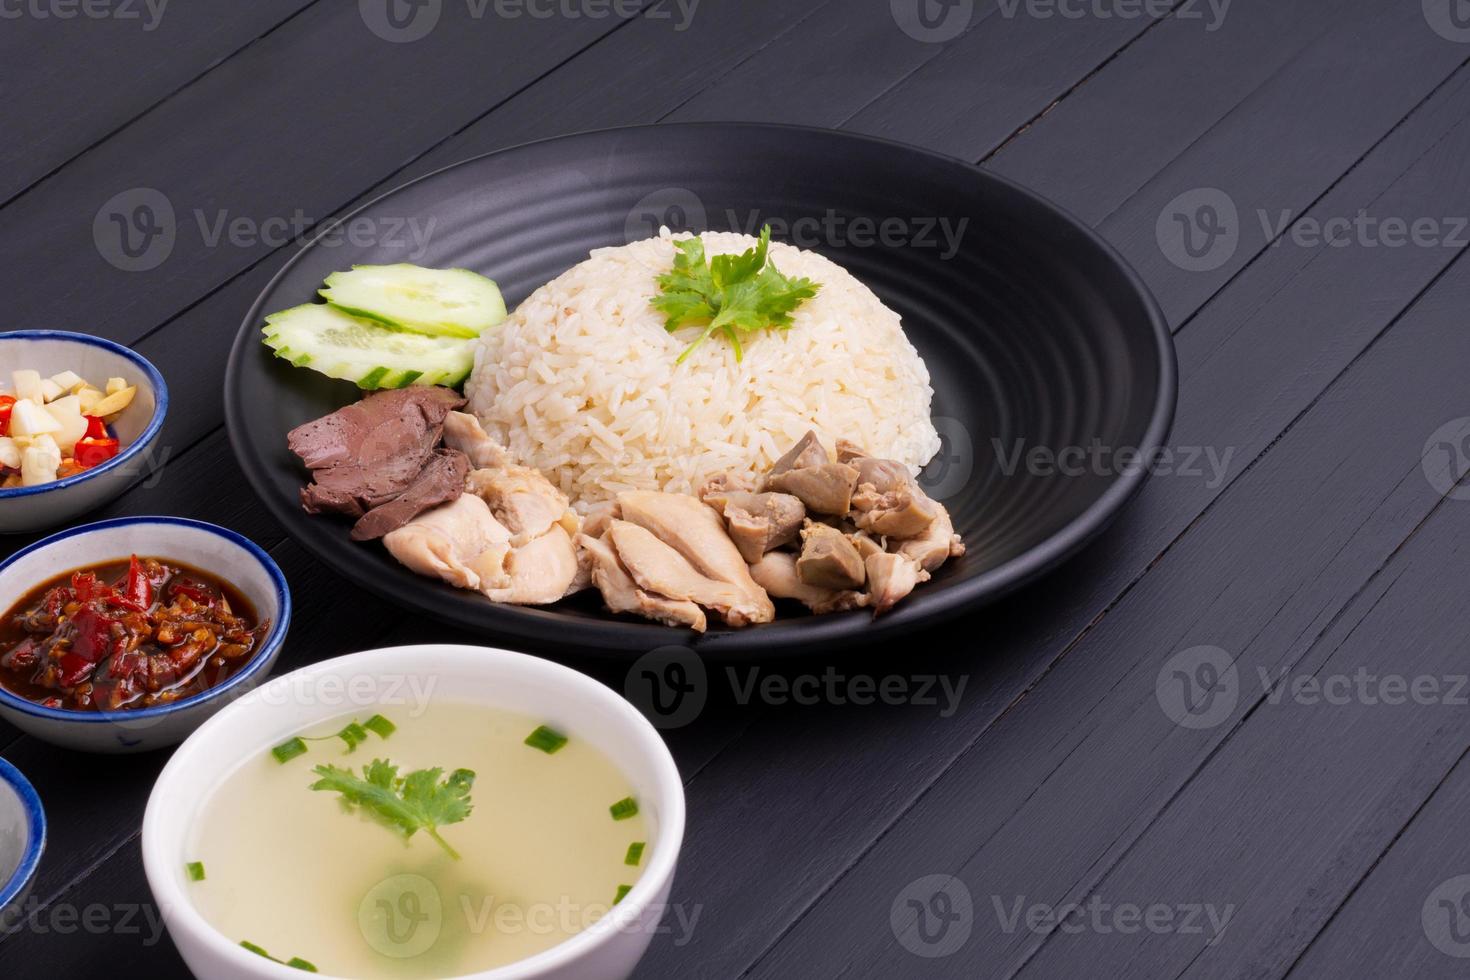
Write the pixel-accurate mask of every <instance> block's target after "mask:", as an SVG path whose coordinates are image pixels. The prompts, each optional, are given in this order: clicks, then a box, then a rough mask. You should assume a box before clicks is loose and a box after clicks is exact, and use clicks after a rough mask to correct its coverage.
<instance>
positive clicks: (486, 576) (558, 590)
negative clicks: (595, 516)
mask: <svg viewBox="0 0 1470 980" xmlns="http://www.w3.org/2000/svg"><path fill="white" fill-rule="evenodd" d="M495 559H496V555H495V554H494V553H493V552H488V551H487V552H485V553H483V554H482V555H480V557H479V558H477V559H475V561H474V562H472V563H471V564H472V567H473V568H474V569H475V571H476V572H477V573H478V574H479V576H480V591H481V592H484V593H485V595H486V597H487V598H489V599H490V601H492V602H507V603H512V604H514V605H518V606H544V605H548V604H550V603H553V602H557V601H559V600H561V599H564V598H566V597H567V596H569V595H571V594H572V593H573V592H575V591H577V589H578V588H579V587H580V574H579V573H580V571H581V566H580V565H579V563H578V561H577V547H576V545H574V544H573V543H572V538H571V535H569V534H567V532H566V529H565V528H563V527H561V525H554V526H553V527H552V528H551V529H550V530H549V531H547V532H546V533H545V534H543V535H541V536H540V537H538V538H536V539H535V540H533V541H529V542H527V543H526V544H523V545H521V546H520V547H519V548H514V549H512V550H511V551H510V553H509V554H506V555H503V556H502V557H501V558H500V560H499V561H498V562H497V561H496V560H495Z"/></svg>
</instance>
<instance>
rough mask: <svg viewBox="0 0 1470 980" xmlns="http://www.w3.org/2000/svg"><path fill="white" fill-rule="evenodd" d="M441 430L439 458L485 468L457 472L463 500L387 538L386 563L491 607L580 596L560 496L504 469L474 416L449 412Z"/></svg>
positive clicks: (579, 574) (571, 522)
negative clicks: (474, 594) (478, 597)
mask: <svg viewBox="0 0 1470 980" xmlns="http://www.w3.org/2000/svg"><path fill="white" fill-rule="evenodd" d="M444 430H445V436H446V438H445V441H446V442H447V443H448V444H449V445H450V447H451V448H450V449H448V450H445V451H443V452H444V454H445V455H447V456H450V457H452V458H456V459H459V460H461V461H463V460H464V459H465V457H468V458H469V459H470V461H472V462H474V463H476V464H489V465H488V466H482V468H480V469H476V470H473V471H471V472H469V473H468V475H465V474H464V472H463V469H460V470H458V471H457V474H456V475H457V478H458V480H459V483H460V486H461V489H462V490H463V489H467V490H468V492H466V493H464V494H463V496H461V497H459V499H457V500H455V501H454V502H453V503H450V504H444V505H441V506H439V507H436V508H434V509H433V510H429V511H426V512H424V513H422V514H420V515H419V516H418V517H417V518H415V519H414V520H412V521H410V522H409V523H407V524H405V525H404V526H402V527H400V528H398V529H397V530H395V531H392V532H390V533H389V534H387V536H386V537H385V538H384V539H383V542H384V544H385V545H387V547H388V550H389V551H390V552H391V553H392V554H393V556H394V557H395V558H397V559H398V560H399V561H400V562H402V563H403V564H404V565H407V566H408V567H409V568H411V569H413V570H414V571H416V572H419V573H421V574H424V575H433V576H436V577H438V578H441V579H443V580H444V581H446V582H448V583H449V584H450V585H454V586H457V587H458V588H462V589H475V590H477V591H479V592H482V593H484V594H485V596H486V597H488V598H489V599H491V600H492V601H494V602H506V603H512V604H515V605H545V604H547V603H552V602H557V601H558V600H560V599H562V598H564V597H566V596H567V595H570V594H571V593H573V592H576V591H578V590H579V589H582V588H585V587H586V585H587V584H588V579H587V575H586V568H585V566H584V564H583V562H582V561H581V558H580V556H579V555H578V552H577V546H576V544H575V542H574V539H573V536H574V535H576V534H577V533H578V530H579V525H580V521H579V519H578V518H577V516H576V514H575V513H573V512H572V510H571V508H570V506H569V505H568V503H567V498H566V497H565V495H563V494H562V493H561V491H559V490H557V489H556V488H555V487H553V486H552V485H551V483H550V482H548V481H547V479H546V478H545V477H544V476H542V475H541V473H540V472H538V471H536V470H532V469H527V468H526V467H523V466H517V465H515V464H513V463H510V462H508V459H507V456H506V454H505V451H504V450H503V449H501V448H500V447H498V446H496V445H495V443H494V442H493V441H491V440H490V438H489V436H487V435H486V434H485V432H484V430H483V429H481V428H480V423H479V422H478V421H476V420H475V419H474V418H473V416H468V415H465V414H463V413H461V412H451V413H449V415H448V416H447V417H446V418H445V420H444ZM405 496H407V495H405ZM389 506H391V505H389ZM374 513H375V512H374ZM368 517H369V518H371V517H372V514H371V513H370V514H369V515H368ZM367 519H368V518H364V520H367Z"/></svg>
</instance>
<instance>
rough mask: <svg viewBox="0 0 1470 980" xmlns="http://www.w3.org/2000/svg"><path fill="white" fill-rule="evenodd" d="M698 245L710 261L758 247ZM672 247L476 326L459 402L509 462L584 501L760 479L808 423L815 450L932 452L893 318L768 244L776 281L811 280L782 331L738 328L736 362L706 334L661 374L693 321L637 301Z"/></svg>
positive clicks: (639, 255) (912, 367) (623, 261)
mask: <svg viewBox="0 0 1470 980" xmlns="http://www.w3.org/2000/svg"><path fill="white" fill-rule="evenodd" d="M678 237H687V236H678ZM702 237H703V239H704V243H705V250H706V252H707V253H708V254H710V255H718V254H722V253H739V252H743V251H745V250H746V249H748V248H752V247H754V246H755V245H756V244H757V242H756V239H754V238H752V237H750V236H748V235H739V234H731V233H724V232H710V233H706V234H705V235H703V236H702ZM674 253H675V249H674V238H673V237H670V236H669V235H668V233H667V232H665V233H664V235H663V236H662V237H660V238H651V239H648V240H645V241H640V242H635V243H633V244H631V245H626V246H622V247H618V248H605V249H599V250H597V251H595V252H593V253H592V255H591V257H590V258H589V259H587V261H585V262H582V263H581V264H580V265H577V266H575V267H573V268H572V269H570V270H568V271H567V272H565V273H564V274H562V275H561V276H559V277H557V278H556V279H554V280H552V281H551V282H549V283H547V284H546V285H545V286H542V287H541V288H540V289H538V290H536V292H534V293H533V294H532V295H531V296H530V297H529V298H528V299H527V300H526V301H525V302H524V303H522V304H521V305H520V308H519V309H517V310H516V311H515V313H514V314H512V315H511V316H510V317H509V318H508V319H507V320H506V321H505V323H504V324H502V325H501V326H500V327H498V328H494V329H492V330H489V331H486V333H485V335H484V336H483V337H482V338H481V341H480V347H479V349H478V350H477V351H476V353H475V370H474V373H473V374H472V375H471V376H470V380H469V382H468V383H467V384H466V386H465V394H466V395H467V396H468V398H469V409H470V411H472V412H474V413H475V414H476V415H477V416H479V418H480V420H481V422H483V423H484V425H485V428H486V430H487V431H488V432H489V433H490V434H491V435H492V436H494V437H495V438H497V439H498V440H500V441H501V442H502V443H503V444H505V445H506V446H507V447H508V448H509V449H510V451H511V453H512V454H513V455H514V456H515V457H516V458H517V459H519V460H520V462H521V463H523V464H524V465H527V466H533V467H536V468H538V469H540V470H542V471H543V472H545V473H546V474H547V476H548V477H549V478H550V479H551V480H552V482H554V483H558V484H559V485H560V487H561V489H562V490H563V491H564V492H565V493H566V494H567V495H568V496H569V497H571V498H572V500H574V501H577V502H579V503H582V504H587V503H592V502H595V501H599V500H606V499H609V498H611V497H613V496H615V495H616V494H618V493H619V492H621V491H624V490H665V491H670V492H676V493H692V492H694V491H695V490H696V488H697V487H698V485H699V483H700V482H701V481H702V480H703V479H704V478H705V477H706V476H708V475H710V474H712V473H716V472H721V471H725V470H730V471H734V472H736V473H740V474H748V475H752V476H753V475H755V474H758V473H763V472H765V471H766V470H768V469H769V468H770V466H771V464H772V463H774V462H775V461H776V459H777V458H778V457H780V456H781V454H782V453H784V452H785V451H786V450H787V449H788V448H790V446H791V445H792V443H794V442H796V440H798V439H800V438H801V437H802V435H804V434H805V433H806V432H807V430H809V429H815V430H816V431H817V433H818V435H819V436H820V437H821V438H822V440H823V442H824V443H825V444H826V445H827V448H828V449H829V450H830V449H831V448H832V447H833V445H834V444H835V442H836V440H837V439H838V438H839V437H841V438H846V439H849V440H851V441H853V442H855V443H857V444H858V445H860V446H863V447H864V448H865V449H867V450H868V451H869V452H871V453H873V454H874V455H877V456H882V457H885V458H888V459H895V460H899V461H901V462H904V463H906V464H908V465H909V466H910V467H911V468H913V469H914V470H915V472H917V470H918V468H919V467H920V466H922V465H923V464H925V463H927V462H928V461H929V460H930V459H931V458H932V457H933V456H934V454H935V453H936V452H938V451H939V435H938V433H937V432H935V430H934V425H933V423H932V422H931V421H930V418H929V404H930V399H931V398H932V397H933V394H934V391H933V389H932V388H931V387H930V386H929V371H928V369H927V368H925V366H924V362H923V361H922V360H921V359H920V358H919V355H918V352H917V351H915V350H914V348H913V345H911V344H910V343H909V341H908V338H907V337H905V336H904V333H903V328H902V326H901V324H900V322H899V316H898V314H897V313H895V312H893V311H892V310H890V309H889V308H888V307H886V306H884V305H883V304H882V303H881V302H880V301H879V299H878V297H877V296H875V295H874V294H873V292H872V290H870V289H868V287H867V286H864V285H863V284H862V283H861V282H859V281H858V280H857V279H856V278H854V277H853V276H852V275H851V274H850V273H848V272H847V271H846V270H845V269H843V268H842V267H841V266H839V265H837V264H836V263H834V262H832V261H830V260H828V259H826V258H823V257H822V256H820V255H818V254H816V253H815V252H808V251H804V250H802V249H799V248H795V247H793V246H791V245H786V244H782V243H779V242H776V243H772V245H771V252H770V255H771V260H772V261H773V262H774V263H775V265H776V267H777V268H778V269H780V270H781V272H783V273H785V274H786V275H788V276H793V277H797V276H806V277H808V278H810V279H812V280H814V281H816V282H818V283H820V284H821V289H820V290H819V291H818V293H817V295H816V297H815V298H814V299H811V300H808V301H807V302H805V303H803V304H802V305H801V307H800V308H799V309H798V310H797V311H796V313H795V317H794V323H793V325H792V327H791V329H789V330H785V331H781V330H765V331H761V332H759V333H747V334H744V335H743V336H742V342H743V344H744V348H745V356H744V360H743V361H741V362H739V363H737V362H736V360H735V352H734V350H733V349H732V347H731V346H730V344H729V342H728V340H726V339H725V338H723V337H722V336H719V335H716V336H713V337H711V338H710V339H709V340H708V341H706V342H705V344H704V345H703V346H701V347H700V348H699V350H697V351H696V352H695V353H694V354H692V355H690V357H689V358H688V359H687V360H685V361H684V363H683V364H678V365H676V364H675V361H676V360H677V359H678V357H679V355H680V354H681V353H683V351H684V349H685V348H686V347H687V346H688V345H689V344H690V343H691V341H692V340H693V339H694V338H695V337H697V336H698V334H699V328H697V327H689V328H684V329H681V330H679V331H678V333H676V334H669V333H667V332H666V331H665V330H664V325H663V317H662V315H661V314H659V313H658V312H657V311H655V310H654V309H653V308H652V307H651V306H650V305H649V304H650V300H651V299H652V298H653V296H654V294H655V293H656V292H657V290H658V285H657V283H656V281H655V279H656V277H657V276H658V275H659V274H661V273H663V272H666V271H668V270H669V269H670V268H671V267H672V266H673V261H674Z"/></svg>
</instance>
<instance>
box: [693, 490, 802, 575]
mask: <svg viewBox="0 0 1470 980" xmlns="http://www.w3.org/2000/svg"><path fill="white" fill-rule="evenodd" d="M704 502H705V503H707V504H709V505H710V506H711V507H714V508H716V509H717V510H719V511H720V512H721V513H723V514H724V515H725V529H726V530H727V531H729V533H730V540H732V541H734V542H735V547H736V548H738V549H740V557H742V558H744V559H745V561H746V562H747V563H748V564H754V563H755V562H758V561H760V557H761V555H764V554H765V553H766V552H768V551H774V550H775V549H776V548H779V547H781V546H782V545H785V544H790V543H791V542H792V541H795V540H796V534H797V532H798V531H800V530H801V522H802V521H803V520H804V519H805V518H806V507H805V506H803V504H802V502H801V501H800V500H799V499H797V498H796V497H793V496H791V495H790V494H786V493H748V492H746V491H741V490H735V491H727V492H724V493H711V494H709V495H708V496H706V497H705V498H704Z"/></svg>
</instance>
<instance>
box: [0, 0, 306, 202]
mask: <svg viewBox="0 0 1470 980" xmlns="http://www.w3.org/2000/svg"><path fill="white" fill-rule="evenodd" d="M320 2H321V0H308V2H307V3H305V4H303V5H302V6H301V7H299V8H297V9H296V10H294V11H292V12H291V13H290V14H288V15H287V16H286V17H284V18H282V19H281V20H279V21H277V22H276V23H275V24H273V25H271V26H270V27H269V28H267V29H266V30H264V31H261V32H260V33H258V34H256V35H255V36H254V37H251V38H248V39H247V40H246V41H245V43H243V44H241V45H240V46H239V47H237V48H235V49H234V50H232V51H231V52H230V53H229V54H227V55H225V56H224V57H222V58H220V59H218V60H217V61H215V62H214V63H213V64H211V65H209V66H208V67H206V68H204V69H203V70H202V71H199V72H198V73H196V74H195V75H194V76H193V77H191V78H189V79H186V80H185V81H184V82H182V83H180V84H179V85H176V86H174V87H173V88H171V89H169V90H168V91H167V92H165V93H164V94H163V95H161V96H159V97H158V98H156V99H154V100H153V101H152V102H150V103H148V104H147V105H146V106H144V107H143V108H142V109H139V110H138V111H137V112H134V113H133V114H132V115H130V116H128V117H127V118H126V119H124V120H123V121H122V122H121V123H119V124H117V125H116V126H113V127H112V128H111V129H109V130H107V131H106V132H104V133H103V134H102V135H100V136H98V137H97V138H96V139H94V140H92V141H91V142H90V143H87V144H86V145H85V146H83V147H82V148H81V149H79V150H77V151H76V152H75V153H73V154H72V155H71V156H69V157H67V158H66V159H65V160H62V161H61V162H60V163H58V164H56V166H54V167H52V168H51V169H50V170H47V171H46V172H44V173H42V174H39V175H38V176H37V177H36V178H35V179H33V180H31V181H30V182H29V183H27V184H26V185H25V186H24V187H22V188H21V189H20V190H18V191H16V192H15V193H14V194H11V195H10V196H9V197H7V198H5V200H3V201H0V211H3V210H4V209H5V207H6V205H8V204H10V203H11V202H12V201H14V200H16V199H17V198H20V197H24V196H25V195H26V194H28V193H29V192H30V191H31V190H32V189H33V188H34V187H36V185H38V184H41V183H44V182H45V181H46V180H48V179H49V178H51V177H52V176H54V175H56V174H57V173H59V172H61V171H62V170H65V169H66V168H67V167H69V166H71V165H72V164H73V163H75V162H76V161H77V159H78V158H80V157H82V156H85V155H86V154H87V153H90V152H91V151H92V150H94V149H96V148H97V147H98V146H100V145H102V144H103V143H105V142H107V141H108V140H109V139H111V138H112V137H114V136H116V135H117V134H118V133H120V132H122V131H123V130H124V129H127V128H128V127H129V126H131V125H132V124H133V123H135V122H137V121H138V120H139V119H141V118H143V117H144V116H146V115H148V113H150V112H152V111H153V110H154V109H157V108H158V107H159V106H161V105H163V104H164V103H165V102H167V101H168V100H169V99H172V98H173V97H174V96H176V95H178V94H179V93H180V92H182V91H183V90H184V89H186V88H188V87H189V86H191V85H193V84H194V83H195V82H197V81H199V80H200V79H201V78H203V77H204V76H206V75H208V74H209V73H210V72H212V71H214V70H215V69H216V68H218V67H219V66H220V65H222V64H224V63H225V62H227V61H229V60H230V59H231V58H233V57H235V56H236V55H238V54H239V53H240V52H241V51H244V50H245V49H246V48H248V47H250V46H251V45H254V44H256V43H258V42H260V41H263V40H265V39H266V38H268V37H270V36H271V35H272V34H274V33H275V32H276V31H278V30H280V29H281V28H283V27H285V26H286V25H287V24H289V23H291V22H292V21H293V20H295V19H296V18H297V17H300V16H301V15H302V14H304V13H305V12H306V11H308V10H310V9H311V8H312V7H314V6H315V5H316V4H318V3H320Z"/></svg>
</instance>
